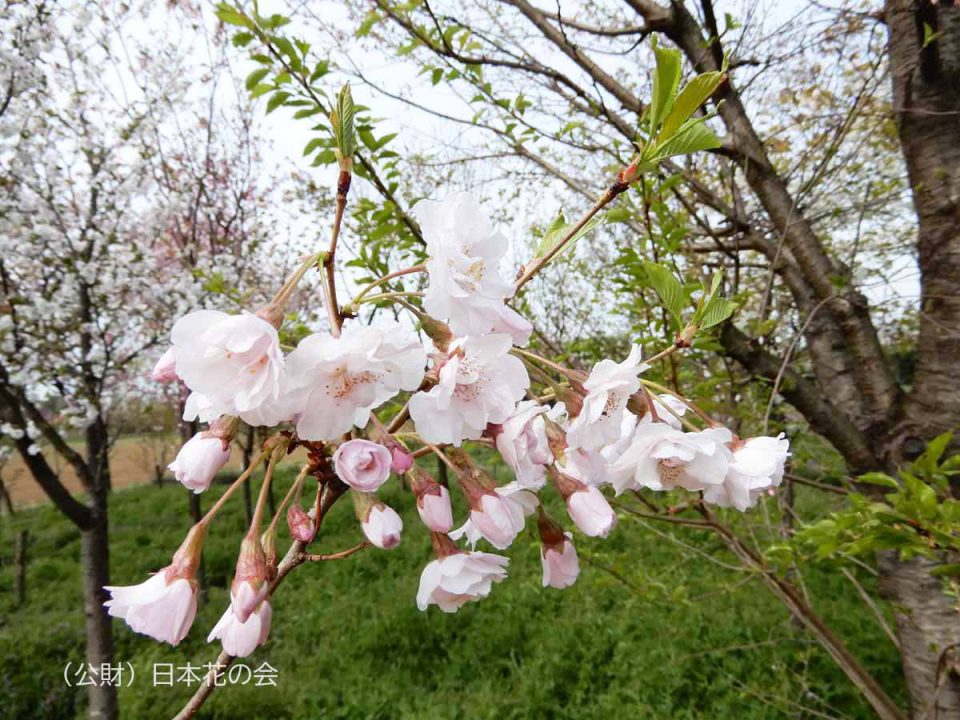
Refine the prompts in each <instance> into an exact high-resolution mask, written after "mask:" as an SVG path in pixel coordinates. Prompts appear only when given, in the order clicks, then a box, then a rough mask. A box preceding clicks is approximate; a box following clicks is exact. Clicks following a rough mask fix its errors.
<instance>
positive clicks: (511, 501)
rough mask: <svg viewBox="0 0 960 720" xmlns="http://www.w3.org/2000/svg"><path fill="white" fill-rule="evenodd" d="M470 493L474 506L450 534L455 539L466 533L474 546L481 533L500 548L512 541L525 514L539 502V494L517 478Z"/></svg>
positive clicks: (481, 535) (519, 528) (520, 528)
mask: <svg viewBox="0 0 960 720" xmlns="http://www.w3.org/2000/svg"><path fill="white" fill-rule="evenodd" d="M461 484H463V478H462V477H461ZM467 497H468V499H469V500H470V506H471V509H470V517H469V519H468V520H467V522H466V523H464V524H463V525H462V526H460V527H459V528H457V529H456V530H454V531H453V532H452V533H450V537H451V538H453V539H454V540H459V539H460V538H461V537H465V538H466V539H467V542H469V543H470V546H471V547H475V546H476V544H477V542H478V541H479V540H480V538H481V537H482V538H484V539H485V540H486V541H487V542H489V543H490V544H491V545H493V546H494V547H495V548H497V549H499V550H503V549H505V548H507V547H509V546H510V545H511V544H513V541H514V540H515V539H516V538H517V535H519V534H520V531H521V530H523V526H524V525H525V523H526V518H527V517H528V516H529V515H531V514H532V513H533V512H534V511H535V510H536V509H537V506H538V505H539V504H540V500H539V498H537V496H536V494H534V493H533V492H531V491H530V490H528V489H527V488H525V487H523V486H522V485H520V483H518V482H517V481H513V482H511V483H507V484H506V485H501V486H499V487H494V488H492V489H489V488H480V489H479V491H473V492H470V491H468V492H467Z"/></svg>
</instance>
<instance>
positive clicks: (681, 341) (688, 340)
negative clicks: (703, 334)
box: [676, 325, 700, 348]
mask: <svg viewBox="0 0 960 720" xmlns="http://www.w3.org/2000/svg"><path fill="white" fill-rule="evenodd" d="M699 329H700V328H698V327H697V326H696V325H687V326H686V327H685V328H684V329H683V330H681V331H680V332H678V333H677V338H676V344H677V347H681V348H688V347H690V345H691V344H693V338H694V337H696V335H697V331H698V330H699Z"/></svg>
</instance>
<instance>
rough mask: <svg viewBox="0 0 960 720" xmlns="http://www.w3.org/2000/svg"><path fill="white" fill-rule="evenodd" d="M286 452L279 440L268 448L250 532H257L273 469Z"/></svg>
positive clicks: (285, 444)
mask: <svg viewBox="0 0 960 720" xmlns="http://www.w3.org/2000/svg"><path fill="white" fill-rule="evenodd" d="M286 452H287V443H286V442H285V441H281V442H280V443H278V444H277V446H276V447H274V448H272V449H271V450H270V461H269V462H268V463H267V470H266V472H265V473H264V474H263V483H262V484H261V485H260V495H259V496H258V497H257V506H256V507H255V508H254V509H253V520H251V521H250V532H251V533H258V532H259V530H260V521H261V519H262V518H263V510H264V508H265V507H266V505H267V493H268V491H269V490H270V483H271V481H272V480H273V471H274V470H275V469H276V467H277V462H279V460H280V458H281V457H282V456H283V455H284V454H286Z"/></svg>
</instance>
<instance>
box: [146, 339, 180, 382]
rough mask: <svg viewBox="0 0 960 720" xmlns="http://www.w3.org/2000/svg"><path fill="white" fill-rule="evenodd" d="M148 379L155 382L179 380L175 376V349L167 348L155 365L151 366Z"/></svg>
mask: <svg viewBox="0 0 960 720" xmlns="http://www.w3.org/2000/svg"><path fill="white" fill-rule="evenodd" d="M150 377H151V378H153V379H154V380H156V381H157V382H173V381H174V380H179V379H180V378H179V376H178V375H177V352H176V349H175V348H172V347H171V348H168V349H167V351H166V352H165V353H164V354H163V355H161V356H160V359H159V360H157V364H156V365H154V366H153V371H152V372H151V373H150Z"/></svg>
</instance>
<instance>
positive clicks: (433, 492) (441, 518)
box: [407, 465, 453, 533]
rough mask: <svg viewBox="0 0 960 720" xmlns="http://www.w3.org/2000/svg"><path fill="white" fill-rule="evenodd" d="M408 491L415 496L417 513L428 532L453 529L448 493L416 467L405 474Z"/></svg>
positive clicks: (427, 474)
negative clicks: (411, 491)
mask: <svg viewBox="0 0 960 720" xmlns="http://www.w3.org/2000/svg"><path fill="white" fill-rule="evenodd" d="M407 479H408V481H409V483H410V489H411V490H413V493H414V494H415V495H416V496H417V512H418V513H420V519H421V520H422V521H423V524H424V525H426V526H427V527H428V528H429V529H430V530H432V531H434V532H440V533H448V532H450V530H451V529H452V528H453V508H452V506H451V505H450V491H449V490H447V488H445V487H444V486H443V485H441V484H440V483H438V482H437V481H436V480H434V479H433V478H432V477H430V474H429V473H428V472H426V471H425V470H422V469H421V468H418V467H417V466H416V465H414V466H412V467H411V468H410V469H409V470H408V472H407Z"/></svg>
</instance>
